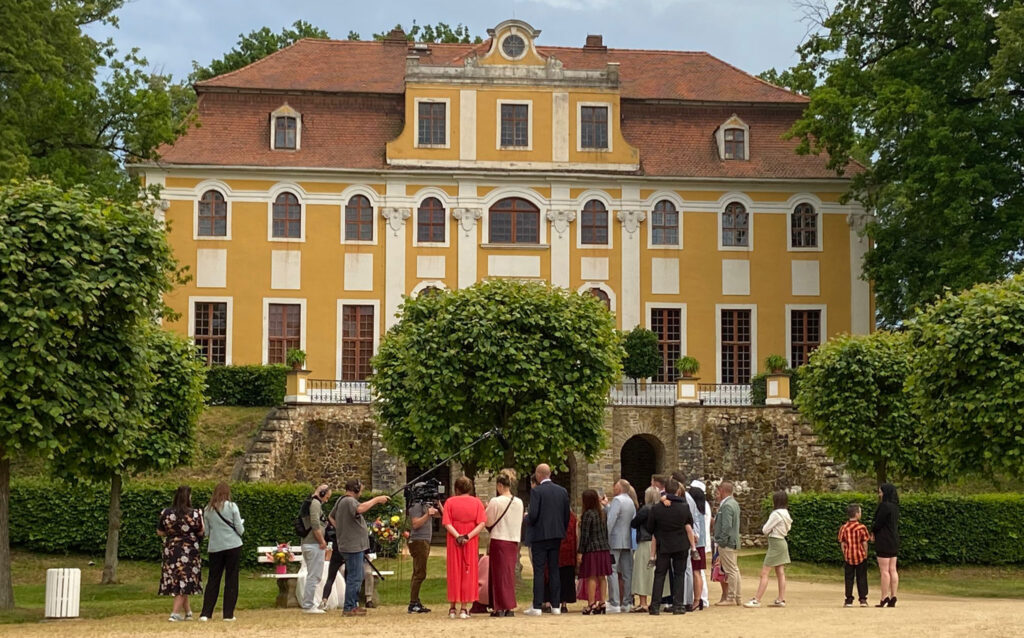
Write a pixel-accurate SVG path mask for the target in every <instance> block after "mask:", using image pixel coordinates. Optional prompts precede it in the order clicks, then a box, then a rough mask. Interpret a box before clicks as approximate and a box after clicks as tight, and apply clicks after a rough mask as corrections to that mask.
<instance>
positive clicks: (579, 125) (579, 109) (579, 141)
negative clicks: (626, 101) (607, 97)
mask: <svg viewBox="0 0 1024 638" xmlns="http://www.w3.org/2000/svg"><path fill="white" fill-rule="evenodd" d="M584 106H603V107H605V108H607V109H608V120H607V121H606V122H605V133H606V134H607V136H608V146H607V147H606V148H590V147H587V148H584V147H583V107H584ZM614 113H615V109H614V107H613V106H612V103H611V102H577V103H576V151H577V152H579V153H611V152H612V144H613V142H612V130H613V128H614V127H613V126H612V122H614V121H615V120H614V119H613V118H614V117H615V116H614Z"/></svg>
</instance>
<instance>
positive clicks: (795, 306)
mask: <svg viewBox="0 0 1024 638" xmlns="http://www.w3.org/2000/svg"><path fill="white" fill-rule="evenodd" d="M794 310H820V311H821V326H820V328H819V337H820V340H819V342H818V343H825V342H826V341H828V337H829V334H828V306H827V305H826V304H813V303H810V304H808V303H788V304H786V317H785V319H786V322H785V324H786V334H785V335H783V340H782V343H784V344H786V354H785V357H786V365H787V366H789V367H790V368H792V367H793V360H792V358H791V357H792V356H793V311H794Z"/></svg>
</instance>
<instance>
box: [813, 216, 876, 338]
mask: <svg viewBox="0 0 1024 638" xmlns="http://www.w3.org/2000/svg"><path fill="white" fill-rule="evenodd" d="M870 217H871V215H870V214H868V213H865V212H864V211H863V209H860V208H859V207H858V208H857V209H856V210H855V211H854V212H851V213H850V214H849V215H847V216H846V222H847V223H848V224H849V225H850V332H851V333H853V334H855V335H858V334H859V335H863V334H868V333H869V332H871V326H872V325H874V317H872V316H871V287H870V286H869V285H868V282H867V281H865V280H864V279H862V278H861V274H862V273H863V272H864V256H865V255H867V252H868V239H867V237H864V236H863V235H862V234H861V233H862V232H863V230H864V226H865V225H866V224H867V222H868V220H869V219H870ZM825 336H826V335H824V334H822V337H823V338H825Z"/></svg>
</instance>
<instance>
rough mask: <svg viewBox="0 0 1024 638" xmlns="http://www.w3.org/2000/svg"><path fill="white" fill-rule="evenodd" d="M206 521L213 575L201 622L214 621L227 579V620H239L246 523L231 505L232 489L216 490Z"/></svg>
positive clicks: (220, 485)
mask: <svg viewBox="0 0 1024 638" xmlns="http://www.w3.org/2000/svg"><path fill="white" fill-rule="evenodd" d="M203 520H204V522H205V523H206V527H207V529H208V530H209V534H208V536H209V537H210V544H209V546H208V547H207V552H208V553H209V555H210V571H209V574H208V575H207V578H206V594H205V595H204V596H203V613H201V614H200V615H199V620H201V621H205V620H209V619H210V618H212V617H213V609H214V607H216V606H217V595H218V594H219V593H220V581H221V578H222V577H223V578H224V620H225V621H232V620H234V619H235V603H237V602H238V568H239V565H240V564H241V561H242V534H244V533H245V527H244V525H243V524H244V521H243V520H242V515H241V513H239V511H238V506H237V505H235V504H234V503H232V502H231V487H230V486H229V485H228V484H227V483H218V484H217V487H215V488H213V494H212V495H211V496H210V503H209V504H208V505H207V506H206V509H205V510H203Z"/></svg>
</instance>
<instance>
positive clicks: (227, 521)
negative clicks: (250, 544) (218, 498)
mask: <svg viewBox="0 0 1024 638" xmlns="http://www.w3.org/2000/svg"><path fill="white" fill-rule="evenodd" d="M210 509H212V510H213V511H214V512H216V513H217V516H219V517H220V520H222V521H224V524H225V525H227V526H228V527H230V528H231V531H232V532H234V533H235V536H238V538H239V539H240V540H245V539H244V538H242V533H241V532H239V531H238V529H237V528H236V527H235V525H234V523H232V522H231V521H229V520H228V519H226V518H224V515H223V514H221V513H220V510H218V509H217V508H216V507H211V508H210Z"/></svg>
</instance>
